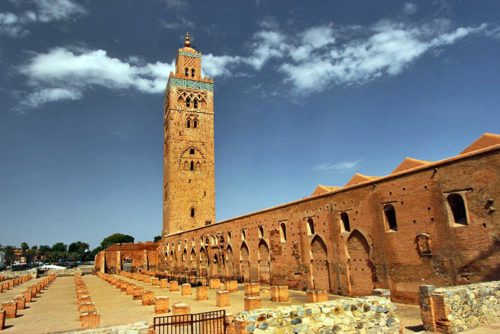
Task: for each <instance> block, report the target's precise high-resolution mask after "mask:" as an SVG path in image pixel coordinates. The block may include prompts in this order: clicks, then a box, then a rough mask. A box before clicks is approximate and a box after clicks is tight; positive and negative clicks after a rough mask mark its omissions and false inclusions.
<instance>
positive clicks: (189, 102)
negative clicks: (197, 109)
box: [186, 97, 191, 107]
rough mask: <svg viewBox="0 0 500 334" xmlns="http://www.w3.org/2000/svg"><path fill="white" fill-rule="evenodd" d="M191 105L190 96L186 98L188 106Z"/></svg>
mask: <svg viewBox="0 0 500 334" xmlns="http://www.w3.org/2000/svg"><path fill="white" fill-rule="evenodd" d="M190 106H191V98H190V97H188V98H187V99H186V107H190Z"/></svg>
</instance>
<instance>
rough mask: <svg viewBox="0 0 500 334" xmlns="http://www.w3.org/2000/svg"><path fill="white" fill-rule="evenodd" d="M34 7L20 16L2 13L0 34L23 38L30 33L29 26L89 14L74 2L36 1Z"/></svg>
mask: <svg viewBox="0 0 500 334" xmlns="http://www.w3.org/2000/svg"><path fill="white" fill-rule="evenodd" d="M33 6H34V8H33V9H31V10H27V11H25V12H23V13H19V14H15V13H9V12H0V34H4V35H7V36H9V37H21V36H24V35H26V34H27V33H28V32H29V30H28V26H29V25H32V24H35V23H39V22H42V23H48V22H53V21H66V20H71V19H73V18H74V17H75V16H77V15H81V14H85V13H87V11H86V10H85V8H84V7H82V6H81V5H79V4H77V3H76V2H74V1H72V0H36V1H33Z"/></svg>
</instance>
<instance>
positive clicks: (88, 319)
mask: <svg viewBox="0 0 500 334" xmlns="http://www.w3.org/2000/svg"><path fill="white" fill-rule="evenodd" d="M100 323H101V315H100V314H99V313H98V312H96V311H93V312H83V313H80V326H81V327H82V328H97V327H99V325H100Z"/></svg>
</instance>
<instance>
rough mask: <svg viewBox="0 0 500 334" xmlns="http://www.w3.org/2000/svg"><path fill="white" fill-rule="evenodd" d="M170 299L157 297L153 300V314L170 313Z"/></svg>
mask: <svg viewBox="0 0 500 334" xmlns="http://www.w3.org/2000/svg"><path fill="white" fill-rule="evenodd" d="M169 307H170V298H169V297H167V296H159V297H156V298H155V313H168V312H170V309H169Z"/></svg>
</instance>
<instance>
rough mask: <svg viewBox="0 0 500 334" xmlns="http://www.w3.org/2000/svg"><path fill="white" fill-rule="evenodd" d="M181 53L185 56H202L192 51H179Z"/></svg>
mask: <svg viewBox="0 0 500 334" xmlns="http://www.w3.org/2000/svg"><path fill="white" fill-rule="evenodd" d="M179 54H180V55H183V56H187V57H194V58H201V55H200V54H197V53H191V52H187V51H179Z"/></svg>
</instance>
